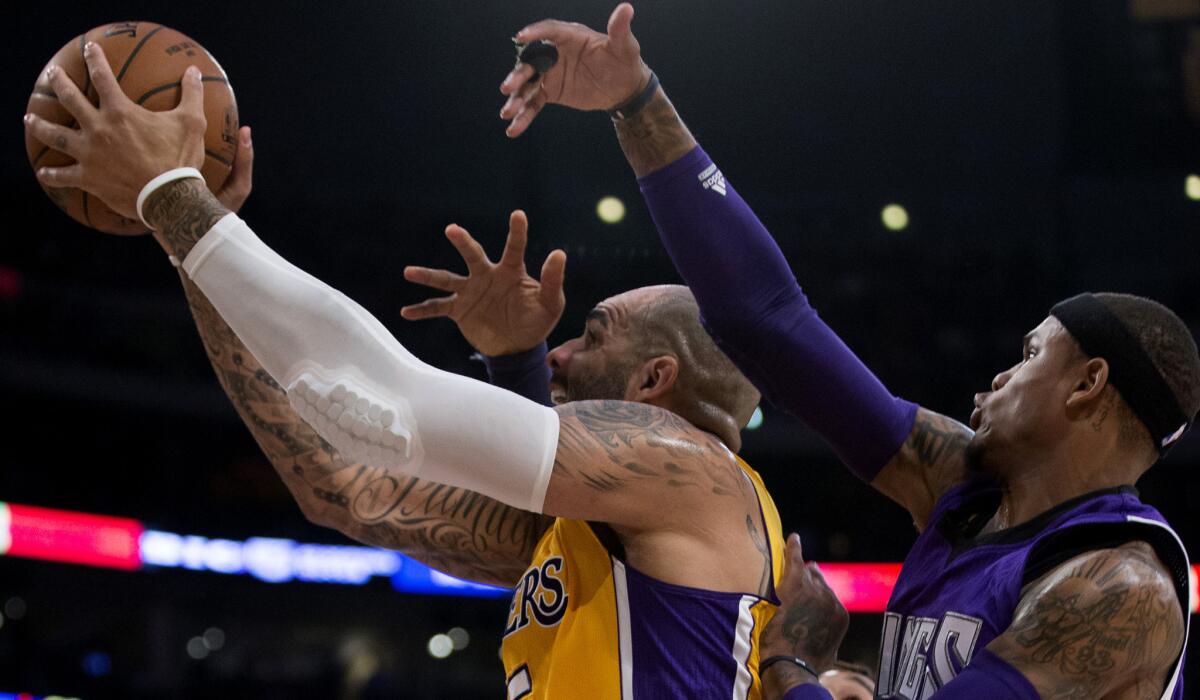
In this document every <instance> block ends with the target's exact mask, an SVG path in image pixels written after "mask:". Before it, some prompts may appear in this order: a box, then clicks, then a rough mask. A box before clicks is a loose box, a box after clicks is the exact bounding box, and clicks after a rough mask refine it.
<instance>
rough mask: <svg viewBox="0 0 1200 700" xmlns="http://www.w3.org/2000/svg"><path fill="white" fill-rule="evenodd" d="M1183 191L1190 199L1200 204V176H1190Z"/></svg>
mask: <svg viewBox="0 0 1200 700" xmlns="http://www.w3.org/2000/svg"><path fill="white" fill-rule="evenodd" d="M1183 191H1184V192H1185V193H1186V194H1187V198H1188V199H1190V200H1192V201H1193V202H1200V175H1196V174H1195V173H1193V174H1191V175H1188V176H1187V178H1186V179H1185V180H1184V184H1183Z"/></svg>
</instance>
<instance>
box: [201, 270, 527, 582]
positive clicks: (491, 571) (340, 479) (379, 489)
mask: <svg viewBox="0 0 1200 700" xmlns="http://www.w3.org/2000/svg"><path fill="white" fill-rule="evenodd" d="M183 283H184V290H185V293H186V294H187V298H188V304H189V306H190V307H191V309H192V315H193V316H194V318H195V320H196V327H197V329H198V330H199V332H200V338H201V340H202V341H203V343H204V349H205V351H206V352H207V353H208V356H209V359H210V361H211V362H212V365H213V369H214V370H215V371H216V374H217V378H218V380H219V381H220V383H221V387H222V388H223V389H224V390H225V393H226V394H228V395H229V398H230V400H231V401H232V402H233V405H234V408H236V409H237V412H238V415H239V416H241V418H242V420H243V422H244V423H245V424H246V426H247V427H248V428H249V429H250V432H251V433H252V434H253V436H254V439H255V441H257V442H258V445H259V446H260V447H261V448H262V450H263V453H264V454H265V455H266V456H267V458H268V459H269V460H270V462H271V464H272V465H273V466H274V467H275V470H276V472H277V473H278V474H279V476H280V477H281V478H282V480H283V482H284V484H285V485H286V486H287V487H288V490H289V491H291V493H292V496H293V497H294V498H295V499H296V502H297V503H298V504H299V505H300V508H301V510H302V511H303V512H304V514H305V515H306V516H307V517H308V518H309V519H310V520H312V521H313V522H316V523H319V524H322V525H325V526H328V527H333V528H336V529H338V530H341V531H342V532H344V533H345V534H347V535H349V536H350V537H353V538H355V539H358V540H360V541H362V542H364V543H367V544H373V545H376V546H382V547H388V548H390V549H397V550H400V551H403V552H405V553H406V554H409V555H411V556H413V557H415V558H417V559H420V560H421V561H423V562H425V563H427V564H429V565H431V566H434V567H436V568H438V569H441V570H443V571H445V572H447V573H450V574H453V575H455V576H459V577H462V578H469V579H472V580H476V581H483V582H488V583H496V584H501V585H510V584H512V583H513V582H515V581H516V580H517V579H518V578H519V577H520V575H521V573H522V572H523V571H524V569H525V567H526V566H527V565H528V563H529V560H530V559H531V558H532V555H533V549H534V547H535V545H536V544H537V542H538V540H539V539H540V538H541V536H542V533H543V532H545V529H546V528H547V527H548V526H549V523H550V519H549V518H545V517H542V516H538V515H536V514H533V513H528V512H525V511H520V510H517V509H515V508H510V507H509V506H506V505H504V504H503V503H500V502H498V501H494V500H492V499H490V498H487V497H485V496H481V495H479V494H477V493H474V492H471V491H466V490H463V489H459V488H454V487H449V486H444V485H441V484H436V483H431V482H426V481H420V480H418V479H415V478H412V477H397V476H394V475H392V474H390V473H388V472H387V471H386V470H384V469H382V468H378V467H371V466H367V465H363V464H356V463H350V462H347V461H345V460H343V459H342V457H341V455H340V454H338V453H337V451H336V450H334V449H333V448H332V447H331V446H330V445H329V444H328V443H327V442H325V441H324V440H323V439H321V437H320V436H318V435H317V434H316V433H315V432H314V431H313V430H312V429H311V428H309V427H308V425H307V424H305V423H304V422H303V421H302V419H301V418H300V417H299V416H298V415H297V414H296V413H295V412H294V411H293V410H292V408H291V406H290V404H289V403H288V401H287V395H286V393H285V392H284V391H283V389H282V388H280V386H279V385H278V384H277V383H276V382H275V380H274V379H272V378H271V376H270V375H268V374H267V372H266V371H265V370H264V369H263V368H262V367H261V366H260V365H259V364H258V361H257V360H256V359H255V358H254V356H253V355H251V354H250V352H249V351H248V350H247V349H246V347H245V346H244V345H243V344H242V342H241V341H240V340H239V339H238V337H237V335H236V334H234V332H233V331H232V329H230V328H229V326H228V325H227V324H226V323H225V322H224V320H223V319H221V317H220V315H219V314H218V313H217V311H216V309H215V308H213V306H212V304H210V303H209V301H208V299H206V298H205V297H204V295H203V293H202V292H201V291H200V290H199V288H197V287H196V286H195V285H194V284H192V283H191V282H190V281H189V280H188V279H187V278H186V277H183Z"/></svg>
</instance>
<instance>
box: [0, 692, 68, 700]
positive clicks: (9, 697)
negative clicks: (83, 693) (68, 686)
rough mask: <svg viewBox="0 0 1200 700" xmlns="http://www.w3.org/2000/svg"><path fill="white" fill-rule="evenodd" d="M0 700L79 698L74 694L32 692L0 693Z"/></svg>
mask: <svg viewBox="0 0 1200 700" xmlns="http://www.w3.org/2000/svg"><path fill="white" fill-rule="evenodd" d="M0 700H80V699H79V698H77V697H75V696H74V695H34V694H33V693H0Z"/></svg>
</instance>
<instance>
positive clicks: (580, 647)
mask: <svg viewBox="0 0 1200 700" xmlns="http://www.w3.org/2000/svg"><path fill="white" fill-rule="evenodd" d="M738 465H739V466H741V468H742V469H743V470H744V471H745V472H746V474H747V476H749V477H750V480H751V482H753V484H754V490H755V492H756V493H757V495H758V502H759V506H760V508H761V509H762V519H763V525H764V526H765V528H766V530H767V538H768V542H769V545H770V552H771V568H772V573H773V576H774V581H775V583H778V582H779V577H780V574H781V572H782V570H783V533H782V531H781V529H780V524H779V512H778V511H777V510H776V509H775V503H774V502H773V501H772V500H771V496H770V494H768V493H767V490H766V487H765V486H763V483H762V479H761V478H760V477H759V476H758V474H757V473H756V472H755V471H754V470H752V469H751V468H750V467H749V466H748V465H747V464H746V463H745V462H743V461H742V460H741V459H740V458H739V459H738ZM775 607H776V606H775V603H774V601H770V600H765V599H763V598H760V597H759V596H757V595H753V594H749V593H722V592H716V591H707V590H701V589H697V588H689V587H687V586H677V585H674V584H670V583H666V582H663V581H659V580H657V579H654V578H651V577H649V576H646V575H645V574H642V573H641V572H639V571H637V570H635V569H633V568H632V567H630V566H629V565H627V564H625V563H624V562H622V561H621V560H620V559H618V558H617V557H615V556H613V555H612V554H610V553H609V551H608V550H607V549H606V548H605V546H604V545H603V544H602V543H601V541H600V540H599V539H598V538H597V536H596V533H595V531H594V530H593V529H592V526H591V525H589V524H588V523H587V522H583V521H579V520H564V519H562V518H559V519H558V520H556V521H555V522H554V525H553V526H552V527H551V528H550V529H549V530H547V531H546V534H545V535H543V536H542V539H541V541H539V542H538V546H537V549H536V550H535V552H534V557H533V563H532V564H531V565H530V567H529V569H528V570H527V571H526V572H525V574H524V576H523V577H522V578H521V580H520V581H519V582H518V583H517V586H516V588H515V589H514V591H513V598H512V605H511V606H510V607H509V612H508V620H507V623H506V624H505V627H504V641H503V643H502V645H501V657H502V658H503V659H504V670H505V673H506V674H507V677H508V698H509V700H516V699H517V698H530V699H533V698H553V699H555V700H560V699H562V698H569V699H571V700H577V699H578V700H583V699H586V698H605V699H611V698H622V699H623V700H631V699H632V698H634V697H637V698H639V700H641V699H645V698H718V697H719V698H734V699H735V700H736V699H737V698H754V699H757V698H759V697H761V691H762V687H761V683H760V681H759V678H758V636H759V633H760V632H761V631H762V628H763V626H765V625H766V624H767V622H768V621H769V620H770V619H771V616H772V615H773V614H774V612H775Z"/></svg>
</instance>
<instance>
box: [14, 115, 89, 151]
mask: <svg viewBox="0 0 1200 700" xmlns="http://www.w3.org/2000/svg"><path fill="white" fill-rule="evenodd" d="M25 123H26V124H27V125H28V126H29V133H31V134H33V137H34V138H35V139H37V140H38V141H41V142H42V143H44V144H46V145H47V146H49V147H50V148H53V149H54V150H56V151H59V152H60V153H65V154H67V155H69V156H71V157H72V158H75V159H76V160H78V159H79V151H80V148H81V146H82V144H81V143H80V138H79V132H78V131H76V130H75V129H68V128H67V127H65V126H60V125H58V124H54V123H51V122H48V121H46V120H45V119H42V118H41V117H39V116H37V115H36V114H27V115H25Z"/></svg>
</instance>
